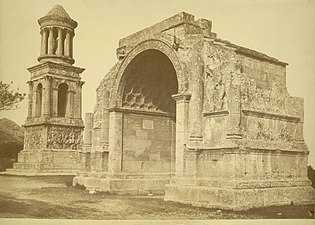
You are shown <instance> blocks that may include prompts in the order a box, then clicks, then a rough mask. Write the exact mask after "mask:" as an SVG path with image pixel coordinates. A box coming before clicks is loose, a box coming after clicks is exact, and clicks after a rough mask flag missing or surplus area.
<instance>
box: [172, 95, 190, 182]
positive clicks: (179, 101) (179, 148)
mask: <svg viewBox="0 0 315 225" xmlns="http://www.w3.org/2000/svg"><path fill="white" fill-rule="evenodd" d="M172 97H173V99H174V100H175V101H176V146H175V149H176V153H175V159H176V160H175V169H176V176H177V177H182V176H183V172H184V149H185V147H184V145H185V144H186V143H187V141H188V116H189V115H188V113H189V100H190V97H191V95H190V94H176V95H172Z"/></svg>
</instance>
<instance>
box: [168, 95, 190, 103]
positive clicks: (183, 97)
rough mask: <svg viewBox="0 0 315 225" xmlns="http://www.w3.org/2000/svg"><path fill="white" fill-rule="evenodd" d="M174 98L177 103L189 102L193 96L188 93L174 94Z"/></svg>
mask: <svg viewBox="0 0 315 225" xmlns="http://www.w3.org/2000/svg"><path fill="white" fill-rule="evenodd" d="M172 98H173V99H174V100H175V101H176V102H177V101H186V102H189V101H190V98H191V94H189V93H186V94H174V95H172Z"/></svg>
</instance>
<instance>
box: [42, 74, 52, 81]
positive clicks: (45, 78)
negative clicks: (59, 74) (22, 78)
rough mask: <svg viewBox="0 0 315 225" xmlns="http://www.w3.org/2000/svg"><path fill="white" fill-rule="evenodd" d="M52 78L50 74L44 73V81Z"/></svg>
mask: <svg viewBox="0 0 315 225" xmlns="http://www.w3.org/2000/svg"><path fill="white" fill-rule="evenodd" d="M52 79H53V78H52V77H51V76H49V75H45V76H44V80H46V81H51V80H52Z"/></svg>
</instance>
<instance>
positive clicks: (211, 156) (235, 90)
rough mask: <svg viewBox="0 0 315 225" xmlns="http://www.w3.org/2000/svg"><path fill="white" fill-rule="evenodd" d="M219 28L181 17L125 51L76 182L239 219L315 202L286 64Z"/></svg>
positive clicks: (124, 44)
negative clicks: (252, 211) (255, 211)
mask: <svg viewBox="0 0 315 225" xmlns="http://www.w3.org/2000/svg"><path fill="white" fill-rule="evenodd" d="M211 29H212V22H211V21H209V20H205V19H199V20H195V18H194V16H193V15H190V14H187V13H179V14H177V15H175V16H173V17H171V18H169V19H166V20H164V21H162V22H160V23H158V24H156V25H153V26H151V27H149V28H146V29H144V30H141V31H139V32H136V33H135V34H131V35H129V36H128V37H125V38H123V39H121V40H120V41H119V48H118V49H117V52H116V53H117V58H118V62H117V63H116V65H115V66H114V67H113V68H112V69H111V70H110V71H109V73H108V74H107V75H105V77H104V79H103V80H102V81H101V83H100V85H99V88H98V89H97V103H96V106H95V110H94V113H93V115H94V117H93V119H90V120H89V121H88V122H87V123H88V124H90V123H92V124H93V126H92V127H93V128H92V129H88V130H86V131H85V137H89V138H90V139H89V138H85V143H86V144H85V145H86V148H85V149H86V151H85V152H83V153H82V154H81V159H83V161H84V162H85V163H84V164H81V165H82V167H81V172H80V173H79V175H78V176H77V177H76V178H75V180H74V183H79V184H83V185H85V186H86V187H87V188H88V189H96V190H101V191H110V192H114V193H127V192H129V191H128V190H129V189H130V190H133V191H132V192H133V193H135V194H137V193H138V194H139V193H140V192H143V191H144V192H145V193H149V192H150V191H157V188H158V189H159V191H160V192H165V200H171V201H179V202H184V203H188V204H193V205H198V206H206V207H220V208H229V209H234V210H242V209H247V208H251V207H260V206H269V205H282V204H291V201H293V202H294V203H303V204H304V203H311V202H314V192H313V190H312V189H311V188H310V182H309V181H308V180H307V177H306V166H307V156H308V150H307V146H306V145H305V142H304V139H303V99H302V98H299V97H292V96H290V95H289V93H288V91H287V88H286V65H287V64H286V63H284V62H281V61H279V60H277V59H275V58H273V57H270V56H267V55H265V54H262V53H259V52H256V51H254V50H251V49H248V48H244V47H241V46H237V45H235V44H232V43H230V42H228V41H225V40H222V39H219V38H217V35H216V34H215V33H213V32H212V30H211ZM175 105H176V107H175ZM89 127H90V125H89ZM91 132H92V135H91ZM88 139H89V140H88ZM88 143H91V144H88ZM134 179H137V181H139V182H138V183H137V182H135V180H134ZM153 180H154V182H153ZM118 181H119V182H118ZM156 182H158V183H156ZM137 190H138V191H137Z"/></svg>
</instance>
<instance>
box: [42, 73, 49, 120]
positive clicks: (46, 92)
mask: <svg viewBox="0 0 315 225" xmlns="http://www.w3.org/2000/svg"><path fill="white" fill-rule="evenodd" d="M44 87H45V88H44V96H43V105H44V108H43V115H44V116H50V99H51V78H50V77H49V76H46V77H45V86H44Z"/></svg>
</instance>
